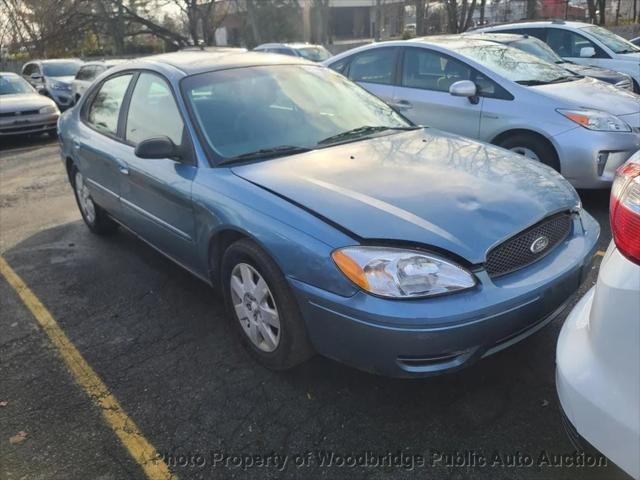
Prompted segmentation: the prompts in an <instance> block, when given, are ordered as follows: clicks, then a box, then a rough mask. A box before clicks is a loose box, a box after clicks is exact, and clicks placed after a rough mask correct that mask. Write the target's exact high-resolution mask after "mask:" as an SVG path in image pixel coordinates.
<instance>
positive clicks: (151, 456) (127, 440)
mask: <svg viewBox="0 0 640 480" xmlns="http://www.w3.org/2000/svg"><path fill="white" fill-rule="evenodd" d="M0 274H2V276H4V278H5V279H6V280H7V282H8V283H9V285H11V287H12V288H13V289H14V290H15V291H16V293H17V294H18V296H19V297H20V298H21V299H22V301H23V303H24V304H25V305H26V307H27V308H28V309H29V310H30V311H31V313H32V314H33V316H34V317H35V318H36V320H38V323H39V324H40V326H41V327H42V329H43V330H44V331H45V333H46V334H47V335H48V336H49V339H50V340H51V342H52V343H53V345H54V346H55V347H56V348H57V349H58V352H59V354H60V356H61V357H62V359H63V360H64V362H65V363H66V365H67V368H68V369H69V370H70V371H71V374H72V375H73V377H74V378H75V380H76V382H78V384H79V385H80V386H81V387H82V388H83V389H84V391H85V392H86V393H87V395H89V397H91V399H92V400H93V401H94V403H95V404H96V405H97V406H98V407H99V408H100V411H101V412H102V416H103V417H104V419H105V421H106V422H107V424H108V425H109V427H111V429H112V430H113V431H114V432H115V434H116V435H117V436H118V438H119V439H120V441H121V442H122V444H123V445H124V446H125V448H126V449H127V451H128V452H129V454H130V455H131V456H132V457H133V459H134V460H135V461H136V462H137V463H138V464H139V465H140V466H141V467H142V469H143V470H144V472H145V474H146V475H147V478H149V479H150V480H168V479H175V478H176V477H175V476H173V475H172V474H171V472H170V471H169V467H168V466H167V464H166V463H164V462H163V461H162V460H161V459H159V458H158V456H157V453H156V452H157V451H156V449H155V448H154V447H153V445H151V443H149V441H148V440H147V439H146V438H145V437H144V435H143V434H142V432H141V431H140V429H139V428H138V427H137V425H136V424H135V423H134V422H133V420H131V418H129V416H128V415H127V414H126V412H125V411H124V410H123V409H122V407H121V406H120V402H118V399H116V397H114V396H113V394H112V393H111V392H110V391H109V389H108V388H107V386H106V385H105V384H104V382H103V381H102V380H101V379H100V377H98V375H97V374H96V372H94V371H93V369H92V368H91V367H90V366H89V364H88V363H87V362H86V360H85V359H84V358H83V357H82V355H81V354H80V352H79V351H78V349H77V348H76V347H75V346H74V345H73V343H71V341H70V340H69V338H68V337H67V336H66V335H65V333H64V332H63V331H62V329H61V328H60V326H59V325H58V323H57V322H56V321H55V319H54V318H53V316H52V315H51V314H50V313H49V311H48V310H47V308H46V307H45V306H44V305H43V304H42V302H40V300H38V297H36V296H35V294H34V293H33V292H32V291H31V290H30V289H29V287H28V286H27V285H26V284H25V283H24V282H23V281H22V279H21V278H20V277H19V276H18V275H17V274H16V272H14V271H13V269H12V268H11V267H10V266H9V264H8V263H7V262H6V261H5V259H4V258H3V257H1V256H0Z"/></svg>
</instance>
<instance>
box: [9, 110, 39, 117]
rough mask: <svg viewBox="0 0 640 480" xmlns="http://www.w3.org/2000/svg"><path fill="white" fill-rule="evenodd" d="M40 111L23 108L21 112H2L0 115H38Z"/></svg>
mask: <svg viewBox="0 0 640 480" xmlns="http://www.w3.org/2000/svg"><path fill="white" fill-rule="evenodd" d="M38 113H40V112H39V111H38V110H22V111H20V112H2V113H0V117H17V116H22V115H37V114H38Z"/></svg>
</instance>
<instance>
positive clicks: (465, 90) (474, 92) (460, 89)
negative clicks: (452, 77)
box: [449, 80, 478, 105]
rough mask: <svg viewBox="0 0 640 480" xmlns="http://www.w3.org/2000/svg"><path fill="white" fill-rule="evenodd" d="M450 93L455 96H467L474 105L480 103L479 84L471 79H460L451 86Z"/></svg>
mask: <svg viewBox="0 0 640 480" xmlns="http://www.w3.org/2000/svg"><path fill="white" fill-rule="evenodd" d="M449 94H450V95H452V96H454V97H467V98H468V99H469V101H470V102H471V103H473V104H474V105H475V104H476V103H478V86H477V85H476V84H475V83H473V82H472V81H471V80H459V81H457V82H455V83H453V84H452V85H451V86H450V87H449Z"/></svg>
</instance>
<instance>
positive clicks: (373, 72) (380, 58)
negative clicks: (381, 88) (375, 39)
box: [349, 48, 398, 85]
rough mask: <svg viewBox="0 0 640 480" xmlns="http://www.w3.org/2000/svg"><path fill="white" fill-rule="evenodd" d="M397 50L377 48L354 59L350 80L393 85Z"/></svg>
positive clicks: (350, 70) (350, 68)
mask: <svg viewBox="0 0 640 480" xmlns="http://www.w3.org/2000/svg"><path fill="white" fill-rule="evenodd" d="M397 56H398V49H397V48H376V49H374V50H369V51H366V52H362V53H358V54H356V55H354V56H353V57H352V60H351V65H350V67H349V78H350V79H351V80H353V81H354V82H366V83H381V84H383V85H391V84H393V80H394V76H395V75H394V74H395V70H396V59H397Z"/></svg>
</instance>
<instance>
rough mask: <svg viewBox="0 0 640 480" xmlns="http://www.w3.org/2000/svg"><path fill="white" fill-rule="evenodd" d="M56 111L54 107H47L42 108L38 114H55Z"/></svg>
mask: <svg viewBox="0 0 640 480" xmlns="http://www.w3.org/2000/svg"><path fill="white" fill-rule="evenodd" d="M57 111H58V108H57V107H54V106H53V105H47V106H46V107H42V108H41V109H40V110H38V112H39V113H56V112H57Z"/></svg>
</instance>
